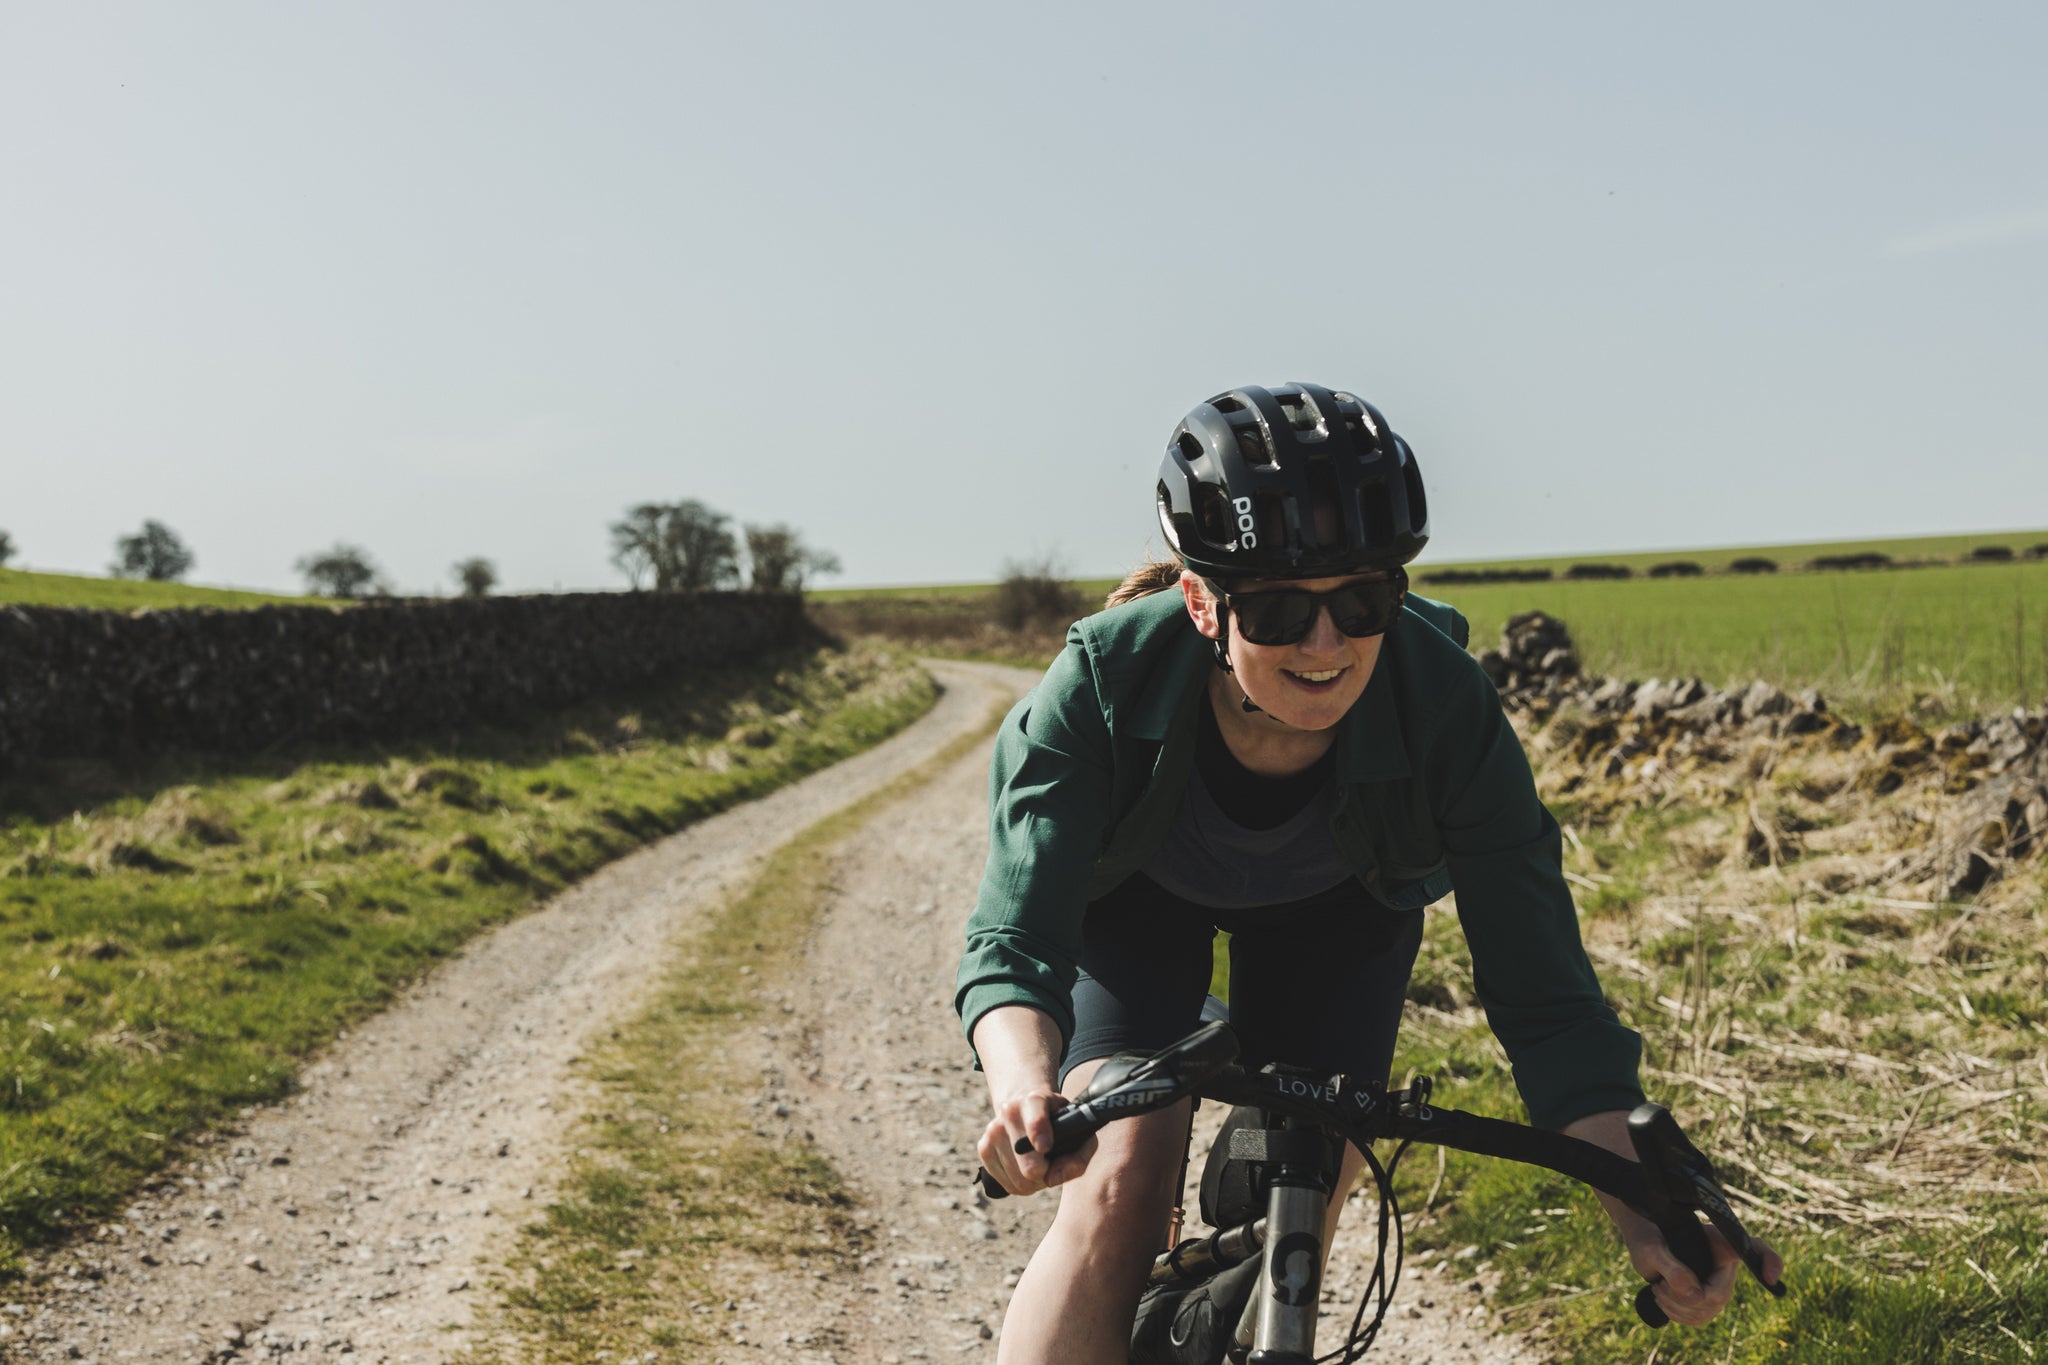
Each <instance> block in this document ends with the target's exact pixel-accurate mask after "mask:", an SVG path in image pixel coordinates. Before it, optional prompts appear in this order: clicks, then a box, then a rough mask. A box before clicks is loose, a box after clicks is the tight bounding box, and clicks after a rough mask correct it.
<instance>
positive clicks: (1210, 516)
mask: <svg viewBox="0 0 2048 1365" xmlns="http://www.w3.org/2000/svg"><path fill="white" fill-rule="evenodd" d="M1231 523H1232V517H1231V515H1230V499H1229V498H1226V497H1225V496H1223V490H1222V489H1220V488H1217V487H1214V486H1213V485H1212V486H1209V487H1205V488H1203V489H1202V491H1201V492H1200V493H1199V494H1197V495H1196V497H1195V529H1196V530H1198V531H1200V532H1201V533H1202V539H1204V540H1206V541H1208V542H1209V543H1210V544H1211V545H1228V544H1229V543H1230V542H1231V541H1232V540H1233V539H1235V538H1236V537H1235V536H1234V535H1233V534H1232V533H1231V529H1230V528H1231Z"/></svg>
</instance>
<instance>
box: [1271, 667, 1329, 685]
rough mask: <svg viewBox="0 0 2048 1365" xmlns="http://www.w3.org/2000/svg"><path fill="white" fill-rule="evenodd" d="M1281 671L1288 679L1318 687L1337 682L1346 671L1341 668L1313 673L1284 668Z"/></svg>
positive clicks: (1319, 670) (1325, 669) (1324, 669)
mask: <svg viewBox="0 0 2048 1365" xmlns="http://www.w3.org/2000/svg"><path fill="white" fill-rule="evenodd" d="M1280 671H1281V672H1283V673H1285V674H1286V675H1287V676H1288V677H1290V678H1293V679H1294V680H1295V681H1296V682H1305V683H1312V684H1315V685H1317V686H1321V685H1322V684H1324V683H1329V682H1335V681H1336V680H1337V679H1338V678H1340V677H1342V676H1343V674H1344V670H1343V669H1341V668H1323V669H1317V670H1316V671H1315V672H1313V673H1310V672H1300V671H1297V670H1295V669H1292V668H1283V669H1281V670H1280Z"/></svg>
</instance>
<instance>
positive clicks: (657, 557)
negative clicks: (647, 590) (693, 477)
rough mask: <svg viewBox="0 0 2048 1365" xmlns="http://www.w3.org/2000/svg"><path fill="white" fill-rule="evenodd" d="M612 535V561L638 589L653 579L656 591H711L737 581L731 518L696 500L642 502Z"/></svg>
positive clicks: (736, 551)
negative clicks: (647, 580)
mask: <svg viewBox="0 0 2048 1365" xmlns="http://www.w3.org/2000/svg"><path fill="white" fill-rule="evenodd" d="M611 531H612V563H613V564H616V565H617V566H618V567H619V569H620V571H621V572H623V573H624V574H625V575H626V577H627V579H628V580H629V581H630V582H631V583H632V585H633V587H634V589H635V590H636V591H637V590H638V589H639V588H640V586H641V585H642V583H643V582H644V581H645V580H646V579H647V578H648V577H649V576H652V578H653V580H654V590H655V591H656V592H707V591H710V590H711V589H713V588H728V587H731V586H732V585H733V584H734V583H737V582H738V581H739V576H740V565H739V544H738V542H737V541H736V540H735V539H734V538H733V534H732V519H731V518H730V517H728V516H726V515H725V514H724V513H722V512H715V511H713V510H712V509H711V508H709V507H707V506H705V505H704V504H703V503H701V502H698V501H697V500H696V499H695V498H688V499H685V500H684V501H682V502H678V503H667V504H664V503H657V502H646V503H641V504H640V505H639V506H637V507H634V508H632V509H630V510H629V511H628V512H627V513H626V518H625V520H623V521H617V522H613V523H612V528H611Z"/></svg>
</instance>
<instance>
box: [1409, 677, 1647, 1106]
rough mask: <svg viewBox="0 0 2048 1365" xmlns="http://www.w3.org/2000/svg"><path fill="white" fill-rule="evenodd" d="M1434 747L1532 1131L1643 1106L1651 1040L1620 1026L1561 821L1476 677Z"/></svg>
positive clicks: (1496, 1015)
mask: <svg viewBox="0 0 2048 1365" xmlns="http://www.w3.org/2000/svg"><path fill="white" fill-rule="evenodd" d="M1470 677H1471V679H1473V680H1476V683H1477V684H1480V685H1483V686H1480V685H1471V686H1468V687H1464V688H1461V689H1460V691H1459V693H1458V695H1457V696H1456V697H1455V698H1454V699H1453V701H1454V705H1453V706H1452V707H1451V708H1450V709H1449V713H1448V715H1447V717H1446V730H1445V731H1444V732H1443V733H1444V734H1445V735H1446V736H1447V738H1446V739H1445V740H1444V741H1443V742H1441V743H1439V744H1437V745H1434V746H1432V757H1433V758H1435V759H1436V760H1437V762H1436V763H1435V765H1434V771H1432V772H1431V773H1430V775H1429V776H1430V781H1431V787H1432V791H1433V792H1434V793H1437V794H1439V795H1440V798H1441V799H1440V800H1439V801H1438V803H1437V819H1438V830H1439V833H1440V835H1441V837H1442V839H1443V842H1444V852H1445V862H1446V865H1447V866H1448V867H1449V868H1450V873H1451V882H1452V885H1453V886H1454V887H1455V888H1456V890H1457V896H1458V919H1459V922H1460V923H1461V925H1462V926H1463V928H1464V931H1465V941H1466V944H1467V945H1468V946H1469V948H1470V949H1471V953H1472V985H1473V990H1474V992H1475V993H1476V994H1477V995H1478V997H1479V1003H1480V1006H1481V1008H1483V1009H1484V1010H1485V1011H1486V1022H1487V1024H1488V1026H1489V1027H1491V1028H1492V1030H1493V1033H1494V1036H1495V1037H1497V1038H1499V1039H1500V1043H1501V1047H1502V1048H1503V1049H1505V1050H1506V1052H1507V1054H1508V1060H1509V1062H1510V1063H1511V1064H1512V1065H1513V1067H1514V1075H1515V1086H1516V1088H1517V1089H1518V1090H1520V1091H1521V1094H1522V1102H1523V1103H1524V1104H1526V1105H1527V1106H1528V1109H1529V1116H1530V1119H1531V1121H1532V1122H1534V1123H1536V1124H1537V1125H1539V1126H1541V1127H1545V1128H1561V1127H1563V1126H1564V1125H1565V1124H1567V1123H1569V1122H1571V1121H1572V1120H1573V1119H1576V1118H1580V1117H1583V1116H1584V1115H1587V1114H1593V1113H1599V1112H1602V1111H1604V1110H1610V1109H1628V1108H1633V1107H1634V1106H1635V1105H1637V1104H1640V1103H1641V1102H1642V1098H1643V1096H1642V1087H1641V1082H1640V1080H1639V1078H1638V1076H1639V1068H1640V1066H1641V1063H1642V1039H1641V1037H1640V1036H1638V1035H1637V1034H1636V1032H1635V1031H1634V1030H1633V1029H1630V1028H1627V1027H1626V1026H1624V1025H1623V1024H1622V1023H1621V1021H1620V1019H1619V1018H1617V1017H1616V1016H1615V1013H1614V1010H1613V1008H1612V1007H1611V1006H1609V1005H1608V1003H1607V1001H1606V999H1605V997H1604V996H1603V995H1602V994H1601V991H1600V981H1599V978H1598V977H1597V975H1595V973H1594V971H1593V964H1592V962H1591V961H1590V960H1589V959H1588V958H1587V957H1586V948H1585V944H1584V942H1583V941H1582V940H1581V939H1580V937H1579V921H1578V911H1577V908H1576V907H1575V906H1574V905H1573V903H1572V897H1571V890H1570V888H1569V887H1568V886H1567V885H1566V884H1565V880H1564V867H1563V841H1562V836H1561V835H1560V834H1559V831H1558V827H1557V821H1556V820H1555V819H1554V818H1553V817H1552V816H1551V814H1550V812H1549V811H1548V810H1547V809H1545V808H1544V805H1543V802H1542V800H1541V799H1540V798H1539V797H1538V796H1537V794H1536V783H1535V779H1534V777H1533V776H1532V775H1531V773H1530V771H1529V760H1528V756H1527V755H1526V754H1524V753H1523V751H1522V744H1521V740H1520V739H1519V738H1518V737H1517V736H1516V734H1515V732H1514V729H1513V727H1512V726H1510V725H1509V724H1508V722H1507V718H1506V716H1504V715H1503V714H1502V712H1501V708H1500V698H1499V696H1498V694H1497V693H1496V692H1495V691H1494V689H1493V686H1492V684H1491V683H1488V682H1486V679H1485V677H1484V675H1483V674H1480V673H1479V672H1478V670H1477V669H1476V668H1475V669H1473V670H1472V673H1471V675H1470Z"/></svg>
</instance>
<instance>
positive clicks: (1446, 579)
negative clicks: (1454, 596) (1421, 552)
mask: <svg viewBox="0 0 2048 1365" xmlns="http://www.w3.org/2000/svg"><path fill="white" fill-rule="evenodd" d="M1554 577H1556V574H1555V572H1554V571H1553V570H1550V569H1431V570H1429V571H1427V572H1426V573H1421V574H1418V575H1416V582H1418V583H1548V582H1549V581H1550V580H1551V579H1552V578H1554Z"/></svg>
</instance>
